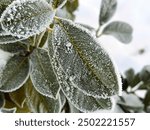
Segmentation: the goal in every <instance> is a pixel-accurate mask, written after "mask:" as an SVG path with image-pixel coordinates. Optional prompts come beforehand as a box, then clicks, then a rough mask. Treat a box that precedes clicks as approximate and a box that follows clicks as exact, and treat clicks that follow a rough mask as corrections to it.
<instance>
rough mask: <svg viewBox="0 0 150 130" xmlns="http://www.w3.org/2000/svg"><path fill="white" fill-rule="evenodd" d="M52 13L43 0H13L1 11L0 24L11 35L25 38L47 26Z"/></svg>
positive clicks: (50, 21) (50, 20)
mask: <svg viewBox="0 0 150 130" xmlns="http://www.w3.org/2000/svg"><path fill="white" fill-rule="evenodd" d="M54 15H55V12H54V11H52V8H51V7H50V6H49V4H48V3H47V2H46V1H45V0H32V1H31V0H23V1H18V0H15V1H14V2H13V3H12V4H11V5H9V7H7V8H6V10H5V11H4V12H3V14H2V16H1V25H2V28H3V29H4V30H5V31H6V32H7V33H9V34H11V35H12V36H17V37H24V38H27V37H29V36H32V35H35V34H39V33H40V32H42V31H44V30H45V29H46V28H47V27H49V25H50V24H51V23H52V20H53V17H54Z"/></svg>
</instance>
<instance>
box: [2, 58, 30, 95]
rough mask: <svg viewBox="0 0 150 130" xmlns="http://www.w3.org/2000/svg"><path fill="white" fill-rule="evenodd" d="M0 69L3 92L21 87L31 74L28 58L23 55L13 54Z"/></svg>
mask: <svg viewBox="0 0 150 130" xmlns="http://www.w3.org/2000/svg"><path fill="white" fill-rule="evenodd" d="M0 69H1V70H0V91H2V92H12V91H15V90H17V89H19V88H20V87H21V86H22V85H23V84H24V83H25V81H26V80H27V78H28V76H29V62H28V59H27V58H26V57H22V56H17V55H15V56H13V57H12V58H10V59H9V60H8V62H7V64H6V65H5V67H4V68H0Z"/></svg>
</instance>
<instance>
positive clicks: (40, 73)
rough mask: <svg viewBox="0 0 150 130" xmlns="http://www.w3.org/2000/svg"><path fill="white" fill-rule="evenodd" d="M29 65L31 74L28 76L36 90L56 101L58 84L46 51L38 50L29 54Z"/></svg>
mask: <svg viewBox="0 0 150 130" xmlns="http://www.w3.org/2000/svg"><path fill="white" fill-rule="evenodd" d="M31 63H32V72H31V74H30V76H31V80H32V83H33V85H34V87H35V88H36V90H37V91H38V92H39V93H41V94H42V95H45V96H48V97H50V98H54V99H56V98H57V94H58V92H59V84H58V82H57V78H56V75H55V73H54V70H53V68H52V65H51V60H50V58H49V56H48V53H47V51H46V50H44V49H39V48H38V49H36V50H34V51H33V53H32V54H31Z"/></svg>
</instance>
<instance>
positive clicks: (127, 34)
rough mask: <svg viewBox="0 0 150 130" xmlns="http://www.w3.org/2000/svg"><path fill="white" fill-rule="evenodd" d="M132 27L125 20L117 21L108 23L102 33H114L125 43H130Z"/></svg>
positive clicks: (113, 34)
mask: <svg viewBox="0 0 150 130" xmlns="http://www.w3.org/2000/svg"><path fill="white" fill-rule="evenodd" d="M132 32H133V29H132V27H131V26H130V25H129V24H127V23H124V22H120V21H115V22H112V23H110V24H108V25H107V26H106V27H105V28H104V30H103V32H102V34H106V35H112V36H114V37H115V38H117V39H118V40H119V41H121V42H123V43H129V42H131V40H132Z"/></svg>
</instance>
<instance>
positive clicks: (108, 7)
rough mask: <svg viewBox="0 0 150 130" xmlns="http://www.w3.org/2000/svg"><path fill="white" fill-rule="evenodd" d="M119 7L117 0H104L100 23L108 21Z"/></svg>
mask: <svg viewBox="0 0 150 130" xmlns="http://www.w3.org/2000/svg"><path fill="white" fill-rule="evenodd" d="M116 9H117V0H102V3H101V10H100V16H99V25H100V26H101V25H103V24H104V23H106V22H108V21H109V20H110V19H111V18H112V16H113V15H114V13H115V12H116Z"/></svg>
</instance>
